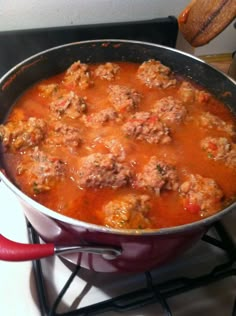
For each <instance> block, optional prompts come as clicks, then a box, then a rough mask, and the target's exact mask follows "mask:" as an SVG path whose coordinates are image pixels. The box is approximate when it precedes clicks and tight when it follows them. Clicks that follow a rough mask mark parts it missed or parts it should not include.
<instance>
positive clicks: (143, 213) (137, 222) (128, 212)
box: [102, 194, 151, 229]
mask: <svg viewBox="0 0 236 316" xmlns="http://www.w3.org/2000/svg"><path fill="white" fill-rule="evenodd" d="M149 209H150V198H149V196H147V195H135V194H129V195H126V196H124V197H121V198H120V199H117V200H113V201H110V202H109V203H107V204H106V205H105V206H104V207H103V210H102V212H103V214H104V223H103V225H105V226H107V227H112V228H118V229H119V228H121V229H122V228H124V229H127V228H128V229H146V228H150V227H151V221H150V219H149V218H148V211H149Z"/></svg>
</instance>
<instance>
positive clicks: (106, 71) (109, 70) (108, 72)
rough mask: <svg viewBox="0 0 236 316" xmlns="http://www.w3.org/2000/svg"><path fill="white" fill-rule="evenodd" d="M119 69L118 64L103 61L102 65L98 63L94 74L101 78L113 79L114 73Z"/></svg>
mask: <svg viewBox="0 0 236 316" xmlns="http://www.w3.org/2000/svg"><path fill="white" fill-rule="evenodd" d="M119 71H120V66H119V65H117V64H115V63H109V62H108V63H105V64H102V65H99V66H98V67H97V68H96V69H95V72H94V74H95V76H97V77H99V78H101V79H105V80H108V81H111V80H113V79H115V77H116V75H117V74H118V73H119Z"/></svg>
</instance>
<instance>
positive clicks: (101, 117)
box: [82, 108, 119, 128]
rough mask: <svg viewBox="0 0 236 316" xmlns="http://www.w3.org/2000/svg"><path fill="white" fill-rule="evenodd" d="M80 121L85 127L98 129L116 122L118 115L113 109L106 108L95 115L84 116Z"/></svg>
mask: <svg viewBox="0 0 236 316" xmlns="http://www.w3.org/2000/svg"><path fill="white" fill-rule="evenodd" d="M82 119H83V122H84V124H85V125H86V126H89V127H95V128H99V127H101V125H104V124H105V123H108V122H110V121H115V120H118V119H119V115H118V113H117V112H116V111H115V110H114V109H113V108H107V109H104V110H101V111H100V112H97V113H92V114H90V115H84V116H83V118H82Z"/></svg>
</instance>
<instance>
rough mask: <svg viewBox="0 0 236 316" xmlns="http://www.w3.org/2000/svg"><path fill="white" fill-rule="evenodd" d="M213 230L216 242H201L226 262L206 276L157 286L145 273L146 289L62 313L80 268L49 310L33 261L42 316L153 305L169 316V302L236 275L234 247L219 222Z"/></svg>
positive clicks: (235, 313) (206, 237)
mask: <svg viewBox="0 0 236 316" xmlns="http://www.w3.org/2000/svg"><path fill="white" fill-rule="evenodd" d="M214 228H215V231H216V232H217V235H218V237H219V239H218V238H214V237H211V236H210V235H208V234H205V235H204V236H203V238H202V240H203V241H204V242H207V243H209V244H210V245H212V246H213V247H218V248H219V249H221V250H222V251H223V252H225V255H226V258H227V259H226V261H225V262H224V263H223V264H219V265H216V266H214V267H213V268H212V270H211V271H210V272H209V273H207V274H203V275H200V276H198V277H195V278H187V277H184V276H183V277H180V278H174V279H170V280H167V281H165V282H163V283H159V284H157V283H155V280H154V279H153V277H152V275H151V273H150V272H149V271H147V272H145V277H146V287H144V288H141V289H138V290H135V291H133V292H128V293H126V294H123V295H120V296H117V297H114V298H111V299H108V300H105V301H102V302H99V303H95V304H92V305H89V306H86V307H81V308H78V309H76V310H73V311H68V312H65V313H57V309H58V306H59V305H60V302H61V301H62V299H63V296H64V295H65V293H66V291H67V290H68V289H69V287H70V285H71V284H72V282H73V280H74V278H75V277H76V275H77V274H78V272H79V270H80V266H75V267H74V270H73V271H72V273H71V275H70V277H69V278H68V280H67V281H66V283H65V284H64V286H63V288H62V289H61V291H60V293H59V294H58V296H57V298H56V299H55V301H54V303H52V304H51V306H50V305H49V303H48V298H47V296H46V287H45V279H44V276H43V273H42V266H41V262H40V260H37V261H33V271H34V276H35V281H36V287H37V294H38V299H39V304H40V310H41V314H42V316H59V315H60V316H73V315H77V316H85V315H86V316H92V315H98V314H102V313H105V312H109V311H113V312H119V313H122V314H124V315H125V312H127V311H130V310H134V309H138V308H140V307H143V306H145V305H147V304H153V303H159V304H160V305H161V307H162V309H163V316H172V311H171V309H170V307H169V305H168V299H169V298H171V297H173V296H177V295H179V294H182V293H184V292H187V291H191V290H193V289H197V288H199V287H202V286H206V285H209V284H211V283H214V282H217V281H219V280H222V279H224V278H227V277H233V276H235V275H236V266H235V264H236V245H235V243H234V242H233V239H232V238H231V236H230V234H229V233H228V232H227V230H226V229H225V227H224V225H223V224H222V223H221V222H217V223H215V225H214ZM28 233H29V239H30V242H31V243H39V242H40V239H39V237H38V235H37V233H36V232H35V231H34V229H33V228H32V226H31V225H30V224H28ZM232 316H236V297H235V302H234V306H233V307H232Z"/></svg>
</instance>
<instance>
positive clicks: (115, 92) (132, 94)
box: [108, 85, 141, 112]
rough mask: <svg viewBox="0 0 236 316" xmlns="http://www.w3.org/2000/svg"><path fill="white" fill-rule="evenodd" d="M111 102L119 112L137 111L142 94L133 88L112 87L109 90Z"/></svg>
mask: <svg viewBox="0 0 236 316" xmlns="http://www.w3.org/2000/svg"><path fill="white" fill-rule="evenodd" d="M108 95H109V99H110V102H111V103H112V105H113V106H114V108H115V109H116V110H117V111H120V112H126V111H127V112H130V111H131V112H132V111H135V110H136V109H137V108H138V106H139V104H140V101H141V94H140V93H138V92H137V91H135V90H134V89H132V88H129V87H126V86H121V85H110V86H109V88H108Z"/></svg>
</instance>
